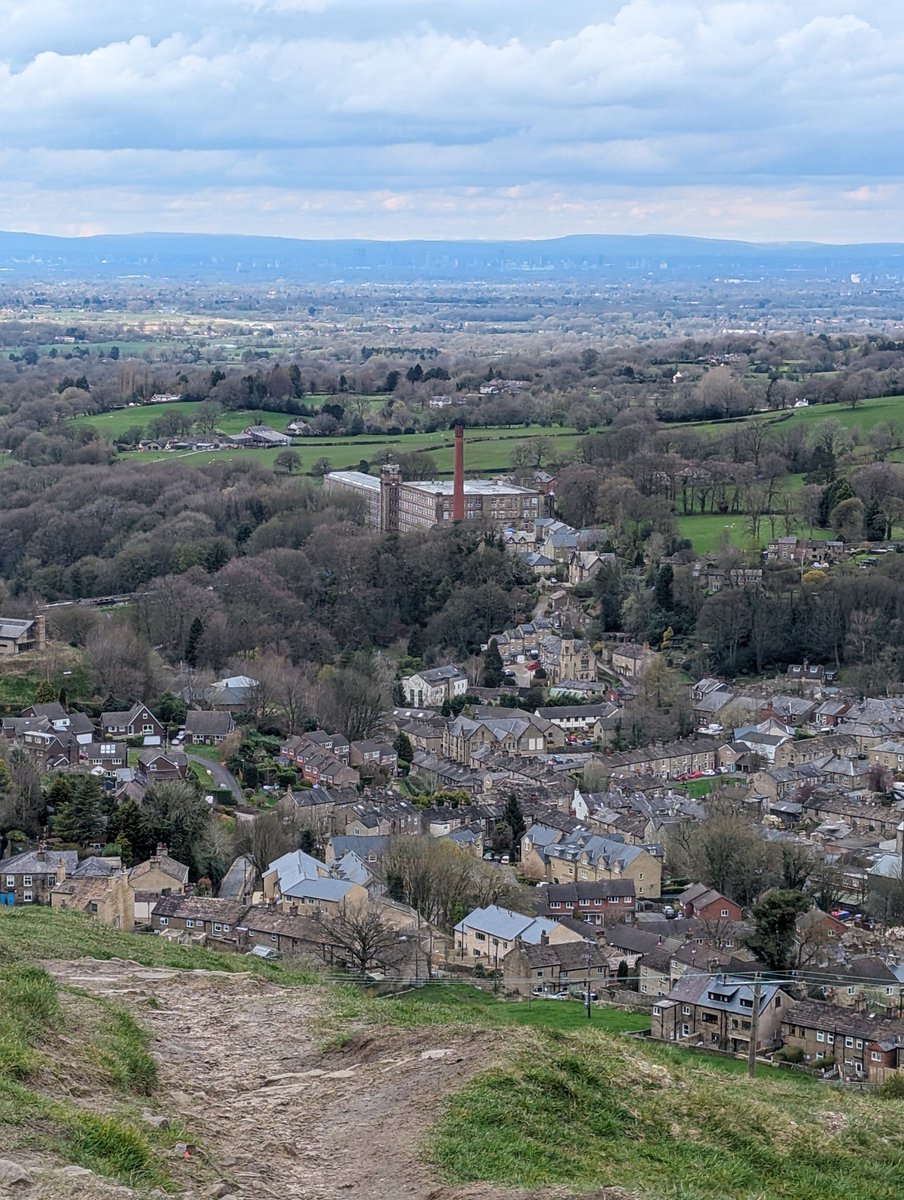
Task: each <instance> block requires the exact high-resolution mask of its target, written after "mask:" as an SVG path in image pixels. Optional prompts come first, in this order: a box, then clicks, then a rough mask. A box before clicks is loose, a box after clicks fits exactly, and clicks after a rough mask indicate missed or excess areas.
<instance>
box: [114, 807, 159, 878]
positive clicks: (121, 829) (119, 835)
mask: <svg viewBox="0 0 904 1200" xmlns="http://www.w3.org/2000/svg"><path fill="white" fill-rule="evenodd" d="M107 834H108V836H109V837H111V838H112V839H113V841H115V842H116V843H117V845H119V846H120V847H121V849H122V861H123V862H124V863H125V864H126V866H132V865H133V864H134V863H136V862H144V861H145V860H146V859H148V858H150V856H151V855H152V854H153V853H154V850H155V849H156V845H157V839H156V838H155V837H154V833H153V830H152V829H151V827H150V825H149V824H148V822H147V821H146V820H145V817H144V813H143V812H142V811H141V808H140V807H139V806H138V804H137V803H136V802H135V801H134V800H124V801H123V802H122V804H120V805H119V807H118V808H116V809H114V810H113V813H112V815H111V817H110V820H109V822H108V824H107Z"/></svg>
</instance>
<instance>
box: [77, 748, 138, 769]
mask: <svg viewBox="0 0 904 1200" xmlns="http://www.w3.org/2000/svg"><path fill="white" fill-rule="evenodd" d="M80 757H81V760H82V762H84V763H87V764H88V766H89V767H90V768H92V769H93V768H95V767H100V768H102V770H104V771H110V772H113V771H120V770H123V769H124V768H125V767H127V766H128V765H129V751H128V749H127V748H126V746H124V745H123V743H122V742H89V744H88V745H87V746H82V747H81V754H80Z"/></svg>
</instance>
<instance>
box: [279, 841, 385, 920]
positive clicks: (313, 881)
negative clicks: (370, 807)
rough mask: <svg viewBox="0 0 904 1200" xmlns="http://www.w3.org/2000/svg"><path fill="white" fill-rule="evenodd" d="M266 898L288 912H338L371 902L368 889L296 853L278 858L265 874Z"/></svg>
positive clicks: (316, 860) (296, 851)
mask: <svg viewBox="0 0 904 1200" xmlns="http://www.w3.org/2000/svg"><path fill="white" fill-rule="evenodd" d="M262 887H263V898H264V900H265V901H267V902H270V901H272V902H273V903H274V904H275V905H277V906H279V907H282V908H283V909H284V910H286V909H288V910H292V909H293V907H294V910H295V911H305V910H307V911H308V912H314V911H318V910H319V911H322V912H326V913H337V912H339V911H340V910H341V909H342V907H343V906H344V905H346V904H349V903H351V904H361V903H364V902H366V901H367V899H368V894H367V889H366V888H365V887H363V886H362V885H361V884H359V883H355V882H353V881H351V880H347V879H342V878H338V877H337V876H335V875H333V874H332V873H331V871H330V868H329V867H327V865H326V863H324V862H321V861H320V860H319V859H317V858H314V857H313V856H312V855H310V854H306V853H305V852H304V851H303V850H292V851H290V852H289V853H288V854H283V855H282V856H281V857H280V858H277V859H275V860H274V861H273V862H272V863H270V865H269V866H268V867H267V870H266V871H265V872H264V875H263V884H262Z"/></svg>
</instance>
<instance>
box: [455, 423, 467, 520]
mask: <svg viewBox="0 0 904 1200" xmlns="http://www.w3.org/2000/svg"><path fill="white" fill-rule="evenodd" d="M464 519H465V430H464V426H463V425H456V426H455V477H454V483H453V485H452V520H453V521H463V520H464Z"/></svg>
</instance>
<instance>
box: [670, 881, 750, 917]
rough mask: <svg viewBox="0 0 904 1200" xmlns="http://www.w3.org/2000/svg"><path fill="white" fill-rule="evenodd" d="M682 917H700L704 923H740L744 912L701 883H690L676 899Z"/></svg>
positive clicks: (732, 901)
mask: <svg viewBox="0 0 904 1200" xmlns="http://www.w3.org/2000/svg"><path fill="white" fill-rule="evenodd" d="M678 904H679V905H680V906H681V913H682V916H685V917H688V918H692V917H700V918H701V919H702V920H704V921H740V920H741V918H742V917H743V915H744V911H743V909H742V908H741V906H740V904H735V902H734V900H729V899H728V897H727V896H723V895H722V894H721V892H717V891H715V890H714V889H713V888H709V887H707V886H706V885H705V884H703V883H692V884H691V886H690V887H688V888H685V889H684V891H683V892H682V893H681V895H680V896H679V897H678Z"/></svg>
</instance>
